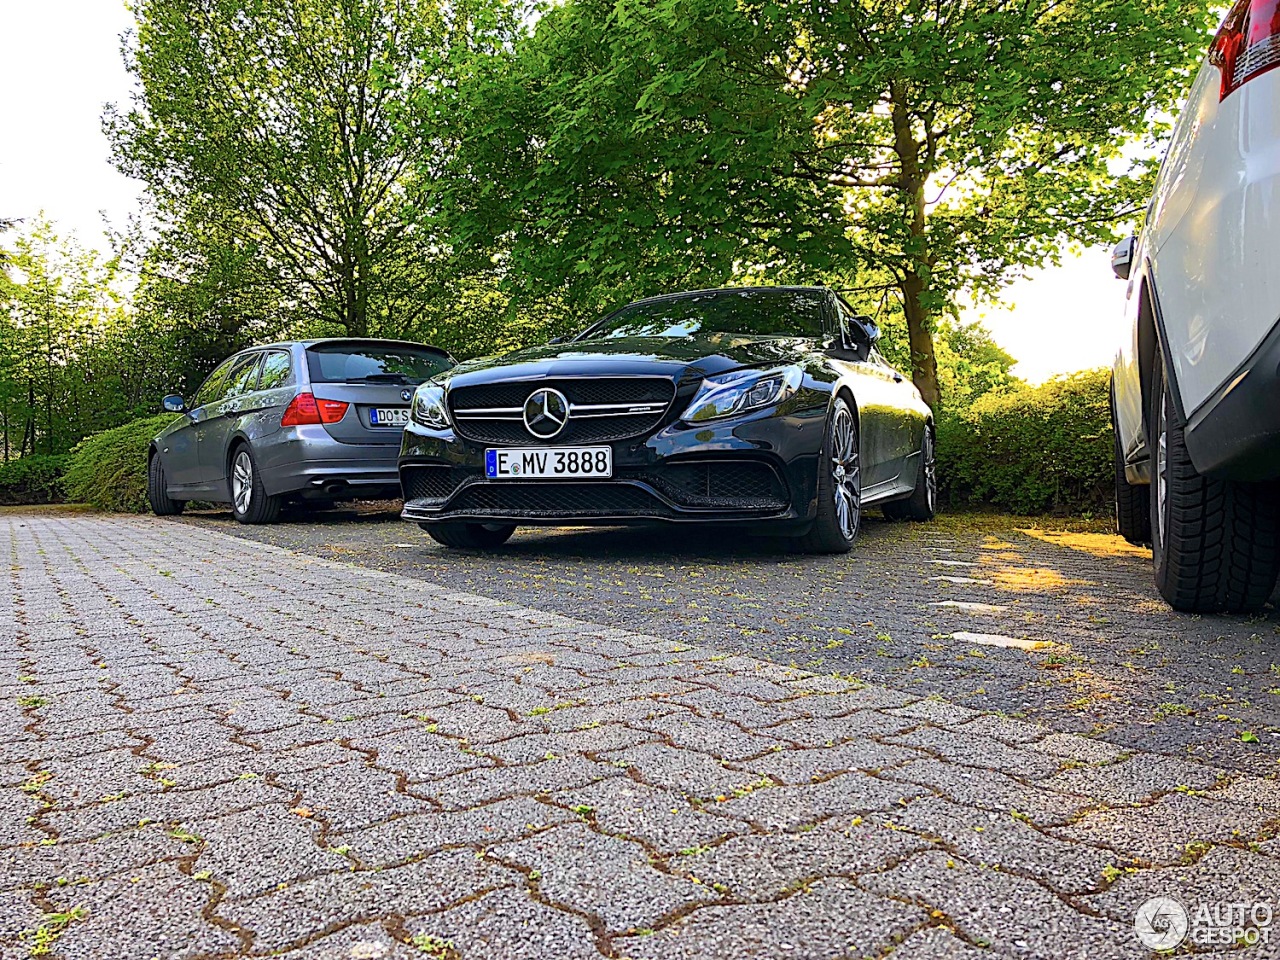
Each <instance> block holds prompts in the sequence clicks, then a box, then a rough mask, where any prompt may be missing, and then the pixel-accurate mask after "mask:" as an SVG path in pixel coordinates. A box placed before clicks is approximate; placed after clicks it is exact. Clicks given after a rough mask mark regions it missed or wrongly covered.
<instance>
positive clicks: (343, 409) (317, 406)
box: [280, 393, 351, 427]
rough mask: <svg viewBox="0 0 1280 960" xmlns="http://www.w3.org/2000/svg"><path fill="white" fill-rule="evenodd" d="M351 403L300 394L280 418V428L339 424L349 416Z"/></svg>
mask: <svg viewBox="0 0 1280 960" xmlns="http://www.w3.org/2000/svg"><path fill="white" fill-rule="evenodd" d="M349 406H351V404H349V403H343V402H342V401H341V400H317V399H316V397H315V394H312V393H300V394H298V395H297V396H296V397H294V398H293V400H291V401H290V402H289V406H288V407H287V408H286V409H285V411H284V416H283V417H281V418H280V426H282V427H297V426H301V425H303V424H312V423H337V422H338V421H339V420H341V419H342V418H343V417H345V416H346V415H347V407H349Z"/></svg>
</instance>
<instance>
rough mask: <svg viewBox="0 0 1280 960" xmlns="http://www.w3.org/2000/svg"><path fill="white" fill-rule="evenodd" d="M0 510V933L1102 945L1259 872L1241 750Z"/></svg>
mask: <svg viewBox="0 0 1280 960" xmlns="http://www.w3.org/2000/svg"><path fill="white" fill-rule="evenodd" d="M0 533H3V535H4V541H3V542H4V544H5V547H6V549H7V550H8V552H9V565H8V577H9V588H8V590H7V593H6V596H5V598H4V603H3V604H0V617H2V618H3V619H4V623H3V626H2V627H0V731H3V735H2V736H0V878H2V879H0V902H2V903H3V905H4V909H3V910H2V911H0V958H3V960H10V958H18V957H25V956H28V955H34V956H41V955H51V956H55V957H61V958H64V960H78V958H104V960H105V958H110V960H123V958H132V957H138V958H151V957H161V958H166V960H168V958H176V957H239V956H250V955H255V956H268V955H270V956H284V957H288V958H303V957H306V958H335V960H336V958H350V960H357V958H364V960H370V958H382V957H393V958H413V957H419V958H420V957H424V956H425V957H432V958H436V960H447V958H497V960H502V958H522V960H524V958H548V960H572V958H588V957H602V956H605V957H615V958H624V957H627V958H634V960H642V958H644V960H648V958H654V960H657V958H682V960H692V958H712V957H715V958H734V960H743V958H761V960H765V958H767V960H775V958H822V960H827V958H835V957H886V956H888V955H889V954H890V953H892V956H893V957H894V958H895V960H939V958H953V957H954V958H961V960H968V958H984V957H992V958H997V957H998V958H1033V957H1034V958H1046V960H1072V958H1079V960H1085V958H1088V960H1099V958H1129V957H1147V956H1149V954H1148V953H1147V952H1146V951H1145V949H1144V948H1141V947H1140V946H1139V944H1138V941H1137V939H1136V938H1135V936H1134V933H1133V929H1132V924H1133V918H1134V914H1135V910H1136V908H1137V907H1138V905H1139V904H1141V903H1142V902H1143V901H1144V900H1146V898H1148V897H1149V896H1151V895H1153V894H1157V893H1159V894H1166V895H1172V896H1177V897H1180V898H1182V899H1183V900H1184V901H1185V902H1188V903H1195V902H1208V901H1218V900H1223V901H1251V900H1257V899H1262V898H1266V897H1272V896H1274V895H1275V893H1276V891H1277V889H1280V840H1278V839H1277V829H1278V827H1280V793H1278V792H1277V790H1276V788H1275V784H1274V783H1273V782H1271V781H1269V780H1266V779H1263V778H1262V777H1260V776H1257V775H1254V774H1251V773H1247V772H1241V771H1239V770H1238V769H1234V768H1229V767H1227V766H1223V765H1217V764H1213V763H1208V762H1196V761H1194V760H1192V759H1190V758H1188V757H1186V756H1184V755H1175V754H1172V753H1168V754H1158V753H1152V752H1147V751H1127V750H1123V749H1121V748H1119V747H1117V746H1114V745H1112V744H1110V743H1108V742H1107V741H1106V740H1105V739H1100V738H1096V737H1086V736H1080V735H1077V734H1071V733H1062V732H1056V731H1054V730H1053V729H1052V728H1051V727H1048V726H1043V725H1037V724H1032V723H1028V722H1024V721H1020V720H1015V719H1010V718H1009V717H1005V716H999V715H995V714H992V713H989V712H977V711H973V710H970V709H967V708H965V707H962V706H959V705H956V704H954V703H952V702H950V701H948V700H946V699H944V698H941V697H937V696H927V695H921V692H920V691H918V690H916V689H914V688H912V686H911V685H910V684H898V685H895V684H893V683H890V684H887V685H886V684H880V683H864V682H856V681H845V680H840V679H837V678H835V677H831V676H815V675H812V674H806V673H804V672H802V671H799V670H795V669H792V668H788V667H785V666H782V665H779V664H776V663H770V662H766V661H764V660H761V659H756V658H751V657H746V656H742V655H738V654H734V653H725V652H717V649H718V648H717V647H715V646H714V645H711V644H702V643H699V644H688V643H681V642H678V641H673V640H671V639H667V638H661V637H655V636H651V635H644V634H641V633H638V632H631V631H626V630H621V629H616V628H612V627H608V626H601V625H598V624H595V623H592V622H588V621H586V620H582V619H571V618H568V617H565V616H563V615H560V614H556V613H553V612H546V611H536V610H533V609H531V608H529V607H527V606H519V605H515V604H512V603H509V602H505V601H501V600H495V599H492V598H486V597H482V596H478V595H476V594H475V593H464V592H458V591H453V590H449V589H445V588H443V587H438V586H434V585H432V584H430V583H428V582H424V581H422V580H416V579H406V578H402V577H399V576H396V575H392V574H386V573H381V572H374V571H371V570H369V569H367V568H362V567H358V566H350V565H344V564H338V563H333V562H330V561H325V560H321V559H316V558H314V557H309V556H306V555H303V554H298V553H291V552H287V551H284V550H279V549H276V548H273V547H270V546H266V545H259V544H254V543H252V542H250V541H246V540H244V539H236V538H229V537H226V536H224V535H222V534H220V533H217V532H214V531H210V530H208V529H205V528H202V527H200V526H196V525H191V524H181V523H167V522H160V521H156V520H152V519H106V518H98V517H92V516H89V517H75V516H56V515H54V516H43V517H36V516H25V517H24V516H15V515H13V514H4V515H0ZM873 542H874V540H873ZM975 579H976V578H975ZM866 589H867V590H868V591H870V590H871V589H872V587H871V585H870V584H868V585H867V587H866ZM991 649H992V652H993V655H999V656H1002V657H1004V656H1007V657H1013V656H1014V655H1020V656H1025V653H1023V652H1022V651H1017V650H1001V649H999V648H991ZM1272 933H1273V934H1280V931H1272ZM1204 955H1209V954H1204ZM1212 955H1213V956H1214V957H1217V958H1223V957H1226V956H1227V954H1226V953H1221V952H1220V953H1217V954H1212ZM1230 955H1231V956H1242V955H1243V956H1247V957H1249V958H1253V957H1273V956H1277V955H1278V954H1277V950H1276V948H1275V946H1274V945H1270V944H1268V945H1263V946H1259V947H1256V948H1253V949H1252V950H1248V951H1245V952H1244V954H1241V953H1236V952H1233V953H1231V954H1230Z"/></svg>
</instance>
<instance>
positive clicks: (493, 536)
mask: <svg viewBox="0 0 1280 960" xmlns="http://www.w3.org/2000/svg"><path fill="white" fill-rule="evenodd" d="M418 526H420V527H421V528H422V529H423V530H425V531H427V533H428V535H430V537H431V539H432V540H434V541H435V542H436V543H439V544H443V545H444V546H446V547H452V548H453V549H455V550H492V549H493V548H494V547H500V546H502V545H503V544H504V543H506V542H507V541H508V540H510V539H511V535H512V534H513V533H515V532H516V525H515V524H514V523H420V524H418Z"/></svg>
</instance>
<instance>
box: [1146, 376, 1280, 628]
mask: <svg viewBox="0 0 1280 960" xmlns="http://www.w3.org/2000/svg"><path fill="white" fill-rule="evenodd" d="M1151 394H1152V404H1151V406H1152V410H1151V416H1150V420H1149V422H1150V424H1151V451H1152V478H1151V482H1152V489H1151V497H1150V499H1151V520H1150V524H1151V541H1152V542H1151V547H1152V554H1153V555H1154V560H1155V579H1156V588H1157V589H1158V590H1159V591H1160V595H1161V596H1162V597H1164V598H1165V600H1167V601H1168V602H1169V605H1170V606H1171V607H1173V608H1174V609H1175V610H1182V611H1185V612H1187V613H1240V612H1248V611H1254V610H1258V609H1260V608H1261V607H1262V605H1263V604H1264V603H1266V601H1267V598H1268V597H1269V596H1270V595H1271V591H1272V589H1273V588H1274V587H1275V583H1276V575H1277V573H1278V572H1280V549H1277V547H1278V540H1280V505H1278V504H1277V498H1276V491H1275V489H1274V487H1272V486H1271V485H1266V484H1252V483H1240V482H1238V481H1233V480H1216V479H1212V478H1209V477H1203V476H1201V475H1200V474H1199V473H1197V472H1196V469H1195V466H1194V465H1193V464H1192V463H1191V457H1190V455H1189V454H1188V453H1187V445H1186V437H1185V434H1184V432H1183V431H1184V424H1183V423H1182V422H1181V421H1180V420H1179V418H1178V415H1177V407H1176V406H1175V404H1174V401H1173V395H1172V393H1171V391H1170V388H1169V385H1168V382H1167V379H1166V376H1165V370H1164V366H1163V364H1162V363H1159V364H1158V366H1157V367H1156V370H1155V376H1154V377H1153V384H1152V390H1151Z"/></svg>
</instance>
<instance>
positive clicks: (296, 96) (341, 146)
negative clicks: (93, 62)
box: [104, 0, 447, 336]
mask: <svg viewBox="0 0 1280 960" xmlns="http://www.w3.org/2000/svg"><path fill="white" fill-rule="evenodd" d="M134 13H135V17H136V19H137V31H136V35H135V36H134V37H133V39H132V41H131V42H130V43H129V44H128V45H127V47H126V52H125V55H126V61H127V64H128V67H129V69H130V70H131V71H132V72H133V74H134V75H135V76H136V78H137V80H138V82H139V86H140V95H139V97H138V98H137V100H136V101H135V103H134V104H133V105H132V106H131V107H129V108H128V109H117V108H109V109H108V111H107V114H106V117H105V120H104V124H105V127H106V130H107V132H108V135H109V136H110V137H111V140H112V144H113V149H114V156H115V161H116V164H117V165H118V167H119V168H120V169H121V170H122V171H123V172H125V173H127V174H129V175H131V176H134V177H138V178H140V179H142V180H144V181H145V182H146V184H147V188H148V192H149V195H150V197H151V200H152V201H153V203H154V206H155V209H156V211H157V213H158V215H159V218H160V222H161V224H162V227H163V230H164V232H163V234H162V236H161V240H160V243H161V245H162V246H167V247H169V248H171V249H169V250H168V251H166V252H165V254H164V255H163V256H161V257H160V258H159V259H160V260H163V261H164V266H165V267H166V268H168V270H169V271H170V272H167V273H166V274H165V276H166V277H167V279H168V280H169V281H170V288H169V290H168V292H170V293H176V292H177V290H178V287H179V285H182V284H191V283H194V284H197V285H198V284H205V289H204V290H203V291H201V290H193V291H189V296H188V297H187V299H188V301H190V300H192V299H195V300H200V299H201V296H202V295H205V294H209V293H210V292H211V289H212V288H211V287H210V286H209V284H208V283H207V281H208V277H209V276H214V277H220V278H221V280H222V281H230V280H232V279H234V280H235V284H234V286H235V288H236V289H232V285H230V284H227V283H223V286H222V287H221V288H220V290H219V291H218V292H219V297H218V298H215V300H216V302H217V303H218V304H219V306H220V307H226V306H227V305H228V301H235V300H237V299H239V300H242V301H248V304H249V305H251V304H256V305H257V313H258V316H257V317H256V318H255V320H256V322H258V323H259V324H260V325H268V326H269V325H270V324H271V323H272V322H274V323H276V324H283V323H285V322H288V321H295V322H302V323H312V324H321V325H324V324H328V325H331V326H333V327H335V328H337V329H338V330H340V331H341V332H344V333H347V334H350V335H354V336H364V335H366V334H367V333H368V332H369V331H370V330H371V329H372V328H373V327H375V326H377V325H379V324H380V323H381V324H384V325H385V324H387V323H390V324H391V325H395V324H397V323H400V324H403V323H408V322H410V321H412V320H413V319H414V317H415V316H416V313H417V312H418V311H419V310H420V309H421V304H422V303H423V301H424V297H423V296H421V295H420V294H419V292H418V288H419V287H420V284H421V280H422V274H421V269H420V265H421V264H422V263H423V262H425V261H426V260H427V259H428V258H429V254H430V237H429V235H428V234H427V232H426V229H425V227H426V222H427V221H426V217H425V215H424V207H423V197H424V192H423V187H424V184H427V183H429V182H430V179H431V177H432V167H433V163H434V158H435V156H436V151H435V149H434V147H433V143H432V134H431V132H430V125H429V124H428V125H426V126H423V125H416V126H413V127H410V126H408V125H406V124H404V123H402V122H401V120H400V115H401V111H402V105H403V101H404V99H405V97H406V95H407V94H408V93H413V94H414V95H415V96H417V95H427V96H429V95H430V91H431V90H432V89H433V87H434V86H436V85H437V81H436V78H437V75H438V66H439V50H440V48H441V42H442V38H443V37H444V36H445V35H446V30H447V24H446V22H445V20H444V18H443V17H442V15H441V13H440V11H439V9H438V6H437V4H436V2H435V0H251V2H248V3H245V2H243V0H139V2H138V3H137V4H136V5H135V7H134ZM154 265H155V264H153V266H154ZM231 265H234V273H230V272H227V269H226V268H228V267H229V266H231ZM214 287H217V284H216V283H215V284H214ZM264 291H275V293H276V295H275V296H272V295H270V294H269V293H268V294H265V295H264V294H263V292H264ZM202 302H204V303H206V304H208V303H212V302H214V301H210V300H209V299H208V297H207V296H205V298H204V300H203V301H202ZM246 305H247V304H245V303H241V304H239V305H238V306H236V307H235V312H237V313H242V312H243V310H244V308H245V307H246ZM269 314H270V316H269ZM221 319H222V320H225V315H224V317H223V318H221ZM219 322H221V320H220V321H219Z"/></svg>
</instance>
